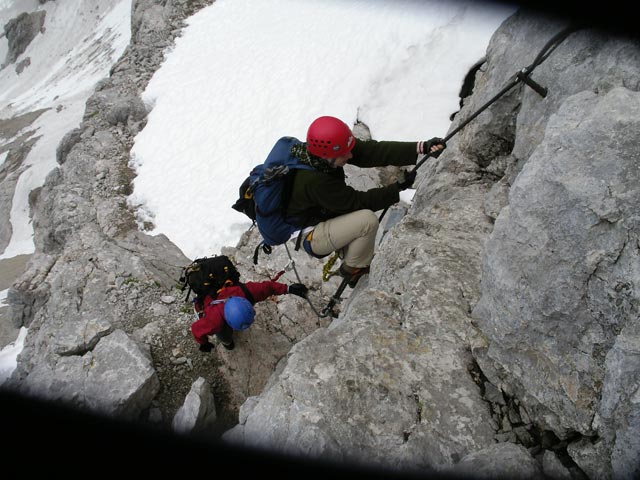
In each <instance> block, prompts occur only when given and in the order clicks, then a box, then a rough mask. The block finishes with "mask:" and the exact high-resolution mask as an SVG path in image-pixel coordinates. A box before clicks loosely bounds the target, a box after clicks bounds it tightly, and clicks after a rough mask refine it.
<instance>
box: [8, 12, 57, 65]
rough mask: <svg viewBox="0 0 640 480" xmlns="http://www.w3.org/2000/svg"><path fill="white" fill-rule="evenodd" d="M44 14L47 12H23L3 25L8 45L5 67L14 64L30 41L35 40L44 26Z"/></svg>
mask: <svg viewBox="0 0 640 480" xmlns="http://www.w3.org/2000/svg"><path fill="white" fill-rule="evenodd" d="M46 14H47V12H45V11H44V10H41V11H38V12H30V13H28V12H24V13H21V14H20V15H18V16H17V17H16V18H14V19H12V20H9V22H8V23H7V24H6V25H4V34H5V35H6V37H7V42H8V44H9V50H8V52H7V58H6V59H5V62H4V64H5V65H8V64H9V63H14V62H15V61H16V60H17V59H18V57H19V56H20V55H22V53H23V52H24V51H25V50H26V49H27V47H28V46H29V44H30V43H31V41H32V40H33V39H34V38H36V36H37V35H38V33H40V30H41V29H42V26H43V25H44V20H45V16H46Z"/></svg>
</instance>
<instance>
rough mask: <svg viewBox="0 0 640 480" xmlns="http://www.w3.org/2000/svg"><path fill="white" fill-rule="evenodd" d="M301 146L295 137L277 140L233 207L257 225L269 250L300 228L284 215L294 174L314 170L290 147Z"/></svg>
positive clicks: (251, 175)
mask: <svg viewBox="0 0 640 480" xmlns="http://www.w3.org/2000/svg"><path fill="white" fill-rule="evenodd" d="M300 143H302V142H301V141H300V140H298V139H297V138H293V137H282V138H281V139H280V140H278V141H277V142H276V144H275V145H274V147H273V149H271V152H270V153H269V155H268V156H267V159H266V160H265V161H264V163H262V164H260V165H256V166H255V167H254V168H253V170H251V173H250V174H249V177H248V178H247V179H246V180H245V181H244V182H243V183H242V185H241V186H240V195H239V197H240V198H239V199H238V201H236V203H235V204H234V205H233V207H232V208H233V209H234V210H237V211H239V212H242V213H244V214H245V215H247V216H248V217H249V218H250V219H251V220H253V221H254V223H256V224H257V225H258V230H259V231H260V234H261V235H262V238H263V242H262V244H263V245H265V246H266V247H272V246H276V245H282V244H283V243H285V242H286V241H287V240H289V238H291V235H293V233H294V232H295V231H296V230H300V228H301V227H300V226H299V225H296V219H295V218H291V217H286V212H285V210H286V207H287V205H286V202H287V201H288V198H285V197H286V196H287V193H286V192H285V191H286V190H287V189H288V188H290V185H288V180H290V179H291V178H292V175H291V174H292V173H294V171H295V170H296V169H304V170H313V167H310V166H309V165H305V164H302V163H300V160H298V159H297V158H296V157H294V156H293V155H291V147H292V146H293V145H296V144H300ZM289 183H290V182H289ZM263 249H264V247H263ZM265 251H267V250H266V249H265Z"/></svg>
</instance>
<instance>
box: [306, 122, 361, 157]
mask: <svg viewBox="0 0 640 480" xmlns="http://www.w3.org/2000/svg"><path fill="white" fill-rule="evenodd" d="M355 144H356V139H355V138H354V136H353V133H351V129H350V128H349V127H348V126H347V124H346V123H344V122H343V121H342V120H340V119H338V118H336V117H327V116H325V117H319V118H316V119H315V120H314V121H313V122H312V123H311V125H309V130H307V150H308V151H309V153H310V154H311V155H315V156H316V157H320V158H336V157H340V156H342V155H346V154H347V153H349V152H350V151H351V149H352V148H353V146H354V145H355Z"/></svg>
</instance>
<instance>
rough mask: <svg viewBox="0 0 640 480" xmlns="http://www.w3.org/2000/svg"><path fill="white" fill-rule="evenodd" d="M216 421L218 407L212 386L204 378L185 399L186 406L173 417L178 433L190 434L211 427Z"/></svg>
mask: <svg viewBox="0 0 640 480" xmlns="http://www.w3.org/2000/svg"><path fill="white" fill-rule="evenodd" d="M215 420H216V406H215V402H214V398H213V394H212V393H211V386H210V385H209V383H208V382H207V381H206V380H205V379H204V378H202V377H200V378H198V379H197V380H196V381H195V382H193V385H192V386H191V390H190V391H189V393H188V394H187V396H186V398H185V399H184V404H183V405H182V406H181V407H180V408H179V409H178V412H177V413H176V415H175V417H173V422H172V426H173V429H174V430H175V431H176V432H179V433H190V432H198V431H202V430H205V429H206V428H208V427H211V426H212V424H213V422H215Z"/></svg>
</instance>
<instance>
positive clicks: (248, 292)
mask: <svg viewBox="0 0 640 480" xmlns="http://www.w3.org/2000/svg"><path fill="white" fill-rule="evenodd" d="M238 286H239V287H240V288H241V289H242V291H243V292H244V296H245V297H247V300H249V302H250V303H251V305H255V304H256V300H255V299H254V298H253V295H251V292H250V291H249V289H248V288H247V286H246V285H245V284H244V283H240V282H238Z"/></svg>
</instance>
